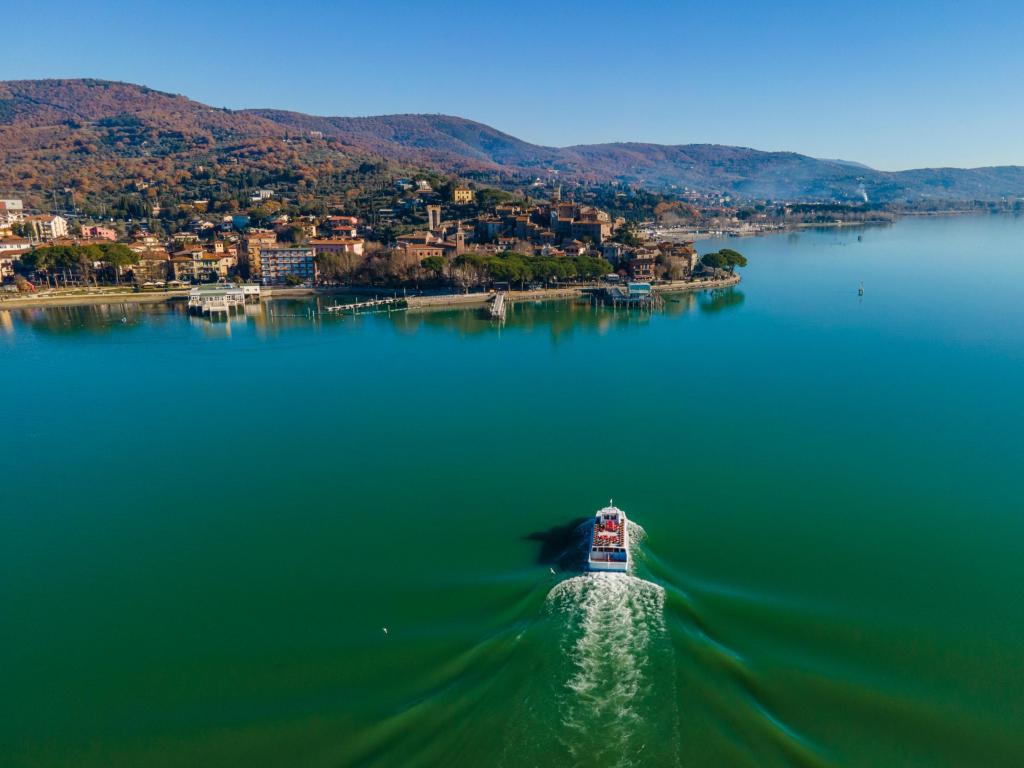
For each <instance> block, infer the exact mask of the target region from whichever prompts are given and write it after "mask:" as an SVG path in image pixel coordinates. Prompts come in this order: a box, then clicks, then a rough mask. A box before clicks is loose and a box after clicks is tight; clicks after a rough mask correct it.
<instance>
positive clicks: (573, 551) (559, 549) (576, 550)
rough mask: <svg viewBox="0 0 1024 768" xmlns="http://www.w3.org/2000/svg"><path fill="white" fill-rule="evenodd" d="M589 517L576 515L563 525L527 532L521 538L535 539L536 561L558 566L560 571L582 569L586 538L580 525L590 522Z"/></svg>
mask: <svg viewBox="0 0 1024 768" xmlns="http://www.w3.org/2000/svg"><path fill="white" fill-rule="evenodd" d="M592 522H593V518H591V517H577V518H574V519H573V520H570V521H569V522H568V523H566V524H565V525H556V526H553V527H551V528H548V529H547V530H546V531H535V532H533V533H528V534H526V536H524V537H523V538H524V539H525V540H526V541H535V542H537V544H538V548H537V563H538V564H539V565H547V566H549V567H555V568H558V570H560V571H577V572H579V571H583V570H585V569H586V564H587V549H586V546H585V544H586V538H585V536H583V535H582V531H581V527H582V526H584V525H589V524H592Z"/></svg>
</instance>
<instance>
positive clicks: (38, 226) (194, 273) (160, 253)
mask: <svg viewBox="0 0 1024 768" xmlns="http://www.w3.org/2000/svg"><path fill="white" fill-rule="evenodd" d="M238 223H239V222H233V224H235V225H237V224H238ZM205 224H209V223H208V222H203V221H201V222H199V224H198V225H197V226H190V227H189V229H188V230H186V231H182V232H176V233H175V234H174V235H173V236H172V237H171V238H170V240H169V241H161V240H160V239H159V238H157V237H156V236H154V235H152V234H148V233H142V234H139V235H138V236H137V237H136V238H135V239H134V240H132V241H131V242H128V243H126V245H127V247H128V248H129V249H131V250H132V251H133V252H134V254H135V256H136V259H137V262H136V263H135V264H133V265H131V266H130V267H128V268H126V270H125V275H126V276H130V277H131V279H133V280H134V281H135V282H136V283H139V284H167V283H182V284H193V283H211V282H217V281H218V280H223V279H225V278H228V277H233V276H235V275H240V276H242V277H245V278H247V279H248V280H250V281H253V282H256V283H261V284H263V285H283V284H286V283H295V284H307V285H312V284H314V283H316V282H317V280H318V269H317V261H318V257H319V256H320V255H321V254H323V253H328V252H330V253H345V254H350V255H351V256H353V257H355V258H361V257H362V256H363V253H364V244H365V241H364V239H363V238H362V237H360V236H359V234H358V233H359V220H358V219H357V218H356V217H354V216H326V217H322V218H320V219H316V218H314V217H308V216H307V217H300V218H298V219H296V220H294V221H292V220H290V219H289V217H288V216H287V215H285V214H281V215H279V216H277V217H275V219H274V220H273V221H272V222H271V224H273V225H276V228H275V229H258V228H248V229H246V230H244V231H243V232H242V233H241V234H239V233H238V232H237V231H236V230H235V229H234V227H233V226H226V227H222V228H217V227H216V225H214V224H209V226H204V225H205ZM293 227H297V228H298V230H299V231H300V235H301V236H300V239H301V240H302V241H303V244H302V245H293V244H291V243H290V242H281V237H280V236H281V234H282V232H283V231H285V230H288V231H289V232H290V233H291V237H292V238H294V230H293V229H291V228H293ZM71 229H72V228H71V227H70V226H69V223H68V221H67V220H66V219H65V218H63V217H62V216H58V215H48V214H41V215H29V214H27V213H26V212H25V210H24V207H23V205H22V201H21V200H15V199H5V200H0V282H2V281H4V280H6V279H8V278H12V277H13V276H14V264H15V262H16V261H18V260H19V259H20V258H21V257H22V256H24V255H25V254H27V253H29V252H30V251H31V250H32V249H33V248H36V247H39V246H43V245H48V246H58V245H75V246H83V245H89V244H92V243H107V242H116V241H117V240H118V239H119V237H118V233H117V231H116V230H114V229H113V228H112V227H107V226H103V225H99V224H82V225H80V226H78V227H75V228H74V229H75V231H74V233H73V234H72V231H71ZM95 266H96V267H97V268H100V267H102V266H103V265H102V264H96V265H95ZM129 273H130V274H129Z"/></svg>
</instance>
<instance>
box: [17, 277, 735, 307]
mask: <svg viewBox="0 0 1024 768" xmlns="http://www.w3.org/2000/svg"><path fill="white" fill-rule="evenodd" d="M739 282H740V276H739V275H738V274H735V275H729V276H728V277H724V278H719V279H714V280H694V281H676V282H671V283H659V284H656V285H654V286H652V288H653V290H654V291H655V292H656V293H682V292H686V291H703V290H709V289H714V288H725V287H728V286H731V285H736V284H737V283H739ZM605 287H607V285H606V284H604V283H585V284H583V283H581V284H580V285H572V286H561V287H558V288H539V289H536V290H526V291H507V292H505V300H506V301H508V302H510V303H515V302H517V301H554V300H558V299H576V298H580V297H582V296H584V295H586V294H588V293H590V292H592V291H594V290H596V289H599V288H605ZM188 293H189V292H188V289H182V290H170V291H160V292H134V291H131V290H126V289H123V288H122V289H111V290H105V289H99V290H91V291H74V292H71V291H69V292H62V291H46V292H40V293H38V294H30V295H27V296H26V295H14V296H3V297H0V309H28V308H34V307H59V306H81V305H88V304H115V303H116V304H158V303H163V302H172V301H184V300H185V299H187V298H188ZM354 293H360V294H373V295H377V296H398V295H402V292H401V291H396V290H393V289H386V288H375V287H368V286H346V287H318V288H273V287H269V288H263V290H262V295H263V298H264V299H281V298H302V297H310V296H331V295H340V294H354ZM493 297H494V291H477V292H473V293H438V294H429V293H421V294H415V293H410V294H408V295H407V296H406V297H405V298H406V300H407V301H408V306H409V308H410V309H414V308H416V307H444V306H453V307H457V306H465V305H472V304H485V303H487V302H488V301H490V300H491V299H492V298H493Z"/></svg>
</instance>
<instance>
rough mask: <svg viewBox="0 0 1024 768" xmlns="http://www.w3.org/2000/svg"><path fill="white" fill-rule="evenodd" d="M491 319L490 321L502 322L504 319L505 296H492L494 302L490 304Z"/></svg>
mask: <svg viewBox="0 0 1024 768" xmlns="http://www.w3.org/2000/svg"><path fill="white" fill-rule="evenodd" d="M491 319H492V320H504V319H505V294H504V293H498V294H495V296H494V301H492V302H491Z"/></svg>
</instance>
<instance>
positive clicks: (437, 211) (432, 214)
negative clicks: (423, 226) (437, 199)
mask: <svg viewBox="0 0 1024 768" xmlns="http://www.w3.org/2000/svg"><path fill="white" fill-rule="evenodd" d="M427 222H428V224H427V229H429V230H430V231H431V232H436V231H437V230H439V229H440V228H441V206H440V205H428V206H427Z"/></svg>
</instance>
